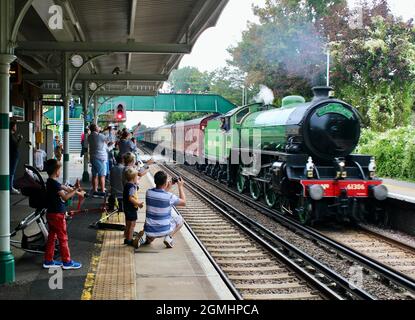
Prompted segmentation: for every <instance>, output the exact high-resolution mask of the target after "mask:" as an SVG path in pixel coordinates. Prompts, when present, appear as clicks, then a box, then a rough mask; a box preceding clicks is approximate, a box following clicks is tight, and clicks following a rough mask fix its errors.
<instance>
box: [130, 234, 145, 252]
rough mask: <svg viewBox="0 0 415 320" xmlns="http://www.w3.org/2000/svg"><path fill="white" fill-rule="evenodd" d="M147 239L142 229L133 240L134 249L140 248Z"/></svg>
mask: <svg viewBox="0 0 415 320" xmlns="http://www.w3.org/2000/svg"><path fill="white" fill-rule="evenodd" d="M146 241H147V237H146V233H145V232H144V230H141V231H140V232H139V233H138V235H137V237H136V238H135V239H134V240H133V247H134V248H135V249H138V248H140V247H141V246H142V245H143V244H145V243H146Z"/></svg>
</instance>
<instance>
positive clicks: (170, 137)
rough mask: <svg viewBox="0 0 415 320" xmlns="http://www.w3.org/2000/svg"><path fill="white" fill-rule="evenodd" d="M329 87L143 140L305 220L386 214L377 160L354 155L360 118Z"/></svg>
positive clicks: (175, 127) (165, 130)
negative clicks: (308, 96) (307, 96)
mask: <svg viewBox="0 0 415 320" xmlns="http://www.w3.org/2000/svg"><path fill="white" fill-rule="evenodd" d="M331 90H332V88H330V87H315V88H313V93H314V98H313V99H312V101H309V102H306V101H305V99H304V98H303V97H301V96H289V97H285V98H284V99H283V100H282V106H281V107H280V108H277V107H276V106H274V105H265V104H263V103H254V104H250V105H247V106H242V107H239V108H236V109H234V110H232V111H230V112H229V113H227V114H225V115H209V116H206V117H203V118H200V119H196V120H191V121H188V122H184V123H176V124H174V125H168V126H163V127H161V128H156V129H149V130H146V131H145V132H142V133H141V134H142V135H143V136H144V138H143V142H144V143H145V144H147V145H148V146H152V147H154V146H157V145H159V147H160V145H162V146H163V147H162V148H163V149H164V150H165V151H164V152H167V153H170V154H171V156H172V157H173V158H174V159H175V160H176V161H179V162H180V161H183V162H185V163H187V164H189V165H194V166H195V167H196V168H197V169H198V170H200V171H201V172H204V173H205V174H207V175H209V176H211V177H213V178H215V179H217V180H219V181H222V182H225V183H227V184H228V185H229V186H230V187H236V189H237V190H238V192H240V193H244V192H247V191H249V193H250V195H251V197H252V198H253V199H255V200H260V199H263V201H264V202H265V203H266V204H267V206H269V207H271V208H277V209H278V210H279V211H280V212H283V213H286V214H288V215H293V216H295V217H296V218H297V219H298V220H299V221H300V222H301V223H303V224H313V223H315V222H317V221H321V220H327V219H328V218H335V219H337V220H339V221H362V220H369V219H373V220H379V219H384V215H385V213H384V211H383V209H382V205H381V202H382V201H384V200H385V199H386V198H387V196H388V191H387V188H386V187H385V186H384V185H383V184H382V181H381V180H380V179H378V178H377V177H376V163H375V159H374V158H373V157H371V156H369V155H358V154H352V152H353V151H354V150H355V148H356V146H357V144H358V142H359V138H360V128H361V120H360V115H359V113H358V111H357V110H356V109H355V108H353V107H352V106H351V105H349V104H347V103H346V102H344V101H341V100H338V99H335V98H332V97H330V96H329V93H330V91H331Z"/></svg>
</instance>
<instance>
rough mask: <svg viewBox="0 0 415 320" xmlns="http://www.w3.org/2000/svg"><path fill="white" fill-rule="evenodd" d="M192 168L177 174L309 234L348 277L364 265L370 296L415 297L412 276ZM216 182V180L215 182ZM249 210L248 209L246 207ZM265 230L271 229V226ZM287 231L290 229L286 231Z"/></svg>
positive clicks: (366, 284) (177, 168)
mask: <svg viewBox="0 0 415 320" xmlns="http://www.w3.org/2000/svg"><path fill="white" fill-rule="evenodd" d="M188 170H189V169H188V168H187V167H186V169H184V168H183V167H175V169H174V172H175V174H177V175H186V174H192V171H193V177H192V178H191V179H190V180H191V181H192V182H193V183H195V184H199V185H203V184H205V185H203V186H202V188H205V190H204V193H205V192H206V186H207V185H206V183H208V184H210V185H211V186H214V188H215V189H218V192H219V193H220V194H221V195H222V197H223V195H224V194H225V193H226V194H227V195H228V196H230V195H231V196H233V197H238V201H237V202H238V203H239V204H240V205H242V206H245V208H246V207H247V206H249V207H250V208H251V210H249V211H253V215H254V216H255V215H256V217H258V213H260V214H261V215H262V219H258V220H259V221H261V220H268V223H269V220H272V221H274V224H275V222H279V223H280V224H281V225H284V228H286V229H287V228H288V229H291V233H294V234H295V235H296V236H297V237H298V234H302V237H303V238H302V240H303V241H302V242H304V236H305V238H306V239H307V241H309V242H310V241H311V242H312V243H314V244H315V246H317V247H318V248H319V250H318V251H321V250H322V251H325V254H327V253H329V254H331V255H332V259H328V260H329V262H328V263H327V261H325V264H326V265H330V261H333V260H334V259H333V256H334V257H335V258H336V259H337V260H338V261H337V262H336V263H337V264H342V265H343V266H342V267H338V268H337V269H336V268H335V270H339V272H340V273H341V274H343V275H344V277H347V272H345V270H347V269H349V270H350V268H354V267H358V268H359V267H361V270H362V272H363V273H364V277H363V278H364V280H363V284H362V288H366V287H368V288H369V289H368V290H367V291H368V292H369V294H368V295H369V296H370V294H372V296H373V297H375V298H378V299H413V298H414V297H415V296H414V292H415V284H414V281H413V279H412V278H411V277H410V276H408V275H406V274H403V273H401V272H399V271H397V270H395V268H393V267H391V266H387V265H385V264H383V263H382V262H381V261H377V260H376V259H374V258H371V257H370V256H365V255H363V254H361V253H360V252H359V251H357V250H354V249H353V248H350V247H348V246H346V245H344V244H341V243H340V242H337V241H335V240H334V239H331V238H328V237H327V236H325V235H323V234H321V233H319V232H317V231H316V230H313V229H311V228H306V227H304V226H302V225H300V224H298V223H296V222H295V221H292V220H291V219H289V218H287V217H284V216H281V215H278V214H277V215H276V213H275V211H273V210H271V209H269V208H267V207H266V206H265V205H262V204H260V203H258V202H255V201H253V200H252V199H251V198H250V197H247V196H245V195H240V194H239V193H237V192H236V191H233V190H230V189H229V188H227V187H226V186H224V185H222V184H217V183H214V180H213V179H210V178H208V177H205V176H201V174H200V173H198V172H195V171H194V170H193V169H190V170H191V171H190V172H189V171H188ZM212 183H214V185H213V184H212ZM219 198H220V197H219ZM235 200H236V199H235ZM252 209H254V210H252ZM245 213H247V210H245ZM250 213H251V212H250ZM250 216H252V214H250ZM280 227H281V226H280ZM263 229H264V230H267V231H269V230H268V229H267V228H263ZM272 229H274V230H275V229H278V228H271V230H272ZM262 231H263V230H262ZM286 232H287V230H285V233H286ZM289 238H290V237H289ZM291 238H292V237H291ZM282 240H284V239H282ZM291 240H292V239H289V240H288V241H291ZM297 240H298V239H297ZM294 242H296V241H294ZM297 244H298V241H297ZM299 247H301V246H299ZM319 254H320V253H316V255H315V256H316V257H317V258H318V256H319ZM323 260H324V259H323ZM395 260H396V259H395ZM339 261H340V262H339ZM391 261H392V259H391ZM385 262H387V261H385ZM405 263H408V264H409V265H410V262H409V260H408V261H407V260H405ZM406 268H407V267H404V268H403V269H402V271H405V269H406ZM408 269H409V267H408Z"/></svg>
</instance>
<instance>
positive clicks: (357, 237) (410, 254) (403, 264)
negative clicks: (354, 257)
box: [320, 227, 415, 279]
mask: <svg viewBox="0 0 415 320" xmlns="http://www.w3.org/2000/svg"><path fill="white" fill-rule="evenodd" d="M320 232H321V233H322V234H324V235H325V236H327V237H329V238H330V239H333V240H335V241H337V242H339V243H342V244H344V245H346V246H347V247H350V248H352V249H354V250H356V251H359V252H360V253H362V254H363V255H365V256H366V257H369V258H372V259H375V260H377V261H379V262H380V263H382V264H384V265H386V266H389V267H390V268H393V269H394V270H396V271H398V272H400V273H401V274H404V275H407V276H408V277H410V278H412V279H415V250H414V248H413V247H411V246H408V245H406V244H404V243H401V242H398V241H396V240H392V239H389V238H385V237H384V236H383V235H379V234H377V233H375V232H373V231H369V230H366V229H363V228H359V227H358V228H357V229H356V228H342V229H340V230H335V231H333V230H325V229H324V230H321V229H320Z"/></svg>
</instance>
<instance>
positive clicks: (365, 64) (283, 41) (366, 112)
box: [230, 0, 415, 131]
mask: <svg viewBox="0 0 415 320" xmlns="http://www.w3.org/2000/svg"><path fill="white" fill-rule="evenodd" d="M360 6H361V8H362V14H363V15H362V23H363V25H362V26H361V27H359V26H358V28H353V27H352V26H351V24H350V18H351V14H350V13H349V8H348V6H347V1H346V0H331V1H330V0H267V1H266V4H265V6H264V7H263V8H260V7H254V8H253V10H254V13H255V15H256V16H258V18H259V24H250V25H249V26H248V29H247V30H246V31H245V32H244V33H243V36H242V41H241V42H240V43H238V44H237V46H235V47H233V48H230V53H231V55H232V60H231V61H230V63H231V64H232V65H233V66H234V67H236V68H239V69H241V70H242V72H246V73H247V83H249V84H255V85H258V84H265V85H266V86H268V87H270V88H271V89H272V90H273V91H274V93H275V95H276V97H277V100H278V99H281V98H282V97H283V96H285V95H289V94H300V95H303V96H305V97H306V98H310V97H311V90H310V89H311V87H312V86H314V85H317V84H318V85H321V84H325V83H326V81H325V80H326V79H325V78H326V77H325V68H326V52H327V48H328V47H329V48H330V49H331V53H332V55H333V61H332V66H331V79H332V82H331V84H332V85H334V87H335V91H336V95H337V96H338V97H339V98H341V99H343V100H345V101H347V102H350V103H351V104H353V105H355V106H356V107H357V108H358V109H359V110H360V112H361V113H362V115H363V118H364V124H365V125H366V126H370V127H372V128H373V129H375V130H377V131H383V130H386V129H388V128H393V127H394V126H397V125H407V124H408V123H409V122H410V118H411V110H412V108H413V106H414V91H415V89H414V83H415V82H414V80H415V78H414V66H415V62H414V61H415V60H414V56H415V54H414V53H415V50H414V45H415V44H414V43H415V41H414V39H415V35H414V33H415V28H414V25H413V23H412V21H409V22H407V23H404V22H403V21H399V20H397V19H396V18H395V17H393V15H392V14H391V12H390V10H389V7H388V3H387V0H372V1H366V0H362V1H361V3H360Z"/></svg>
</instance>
